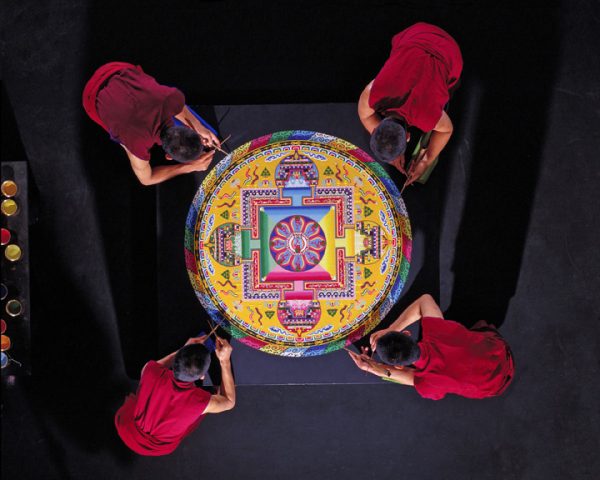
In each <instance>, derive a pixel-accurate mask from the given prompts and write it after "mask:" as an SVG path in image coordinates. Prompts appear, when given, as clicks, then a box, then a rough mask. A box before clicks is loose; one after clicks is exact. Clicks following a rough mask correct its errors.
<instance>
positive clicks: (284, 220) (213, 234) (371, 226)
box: [185, 131, 412, 357]
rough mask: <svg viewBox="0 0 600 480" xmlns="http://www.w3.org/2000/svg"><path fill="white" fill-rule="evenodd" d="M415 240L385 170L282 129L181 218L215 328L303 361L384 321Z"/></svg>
mask: <svg viewBox="0 0 600 480" xmlns="http://www.w3.org/2000/svg"><path fill="white" fill-rule="evenodd" d="M411 243H412V241H411V231H410V223H409V220H408V216H407V213H406V209H405V206H404V203H403V202H402V199H401V198H400V195H399V193H398V190H397V188H396V186H395V185H394V183H393V182H392V181H391V179H390V178H389V177H388V175H387V174H386V173H385V171H384V170H383V168H381V166H379V165H378V164H377V163H375V162H373V160H372V159H371V158H370V157H369V156H368V155H367V154H366V153H365V152H363V151H362V150H360V149H358V148H357V147H355V146H354V145H352V144H350V143H348V142H346V141H344V140H341V139H339V138H336V137H332V136H330V135H325V134H322V133H315V132H307V131H285V132H277V133H273V134H271V135H266V136H264V137H261V138H258V139H255V140H253V141H251V142H248V143H246V144H244V145H242V146H241V147H239V148H237V149H236V150H235V151H234V152H232V153H231V154H230V155H228V156H227V157H225V158H224V159H223V160H222V161H221V162H219V164H217V165H216V167H215V168H214V169H213V170H212V171H211V172H210V173H209V175H208V176H207V177H206V179H205V180H204V182H203V184H202V185H201V187H200V188H199V190H198V192H197V193H196V196H195V197H194V201H193V202H192V206H191V208H190V211H189V214H188V218H187V222H186V236H185V256H186V266H187V269H188V274H189V277H190V280H191V282H192V286H193V287H194V290H195V292H196V296H197V297H198V299H199V300H200V303H201V304H202V305H203V307H204V308H205V309H206V311H207V313H208V314H209V315H210V316H211V317H212V318H213V319H214V320H215V321H217V322H219V323H221V324H222V325H223V326H224V327H225V328H226V329H228V330H229V332H230V333H231V335H232V336H233V337H235V338H237V339H239V340H240V341H241V342H243V343H245V344H247V345H249V346H251V347H254V348H257V349H259V350H261V351H263V352H267V353H272V354H277V355H284V356H296V357H298V356H311V355H321V354H324V353H328V352H331V351H334V350H336V349H338V348H341V347H343V346H345V345H348V344H350V343H352V342H355V341H356V340H358V339H360V338H361V337H363V336H364V335H366V334H368V333H369V332H370V331H371V330H372V329H373V328H374V327H375V326H376V325H377V324H378V323H379V322H380V321H381V320H382V319H383V318H384V317H385V315H386V314H387V313H388V312H389V310H390V308H391V306H392V305H393V304H394V303H395V302H396V301H397V299H398V298H399V296H400V292H401V291H402V288H403V286H404V282H405V280H406V277H407V275H408V269H409V266H410V254H411Z"/></svg>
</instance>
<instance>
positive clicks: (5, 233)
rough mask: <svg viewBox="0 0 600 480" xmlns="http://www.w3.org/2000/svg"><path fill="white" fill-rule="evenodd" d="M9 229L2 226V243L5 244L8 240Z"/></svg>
mask: <svg viewBox="0 0 600 480" xmlns="http://www.w3.org/2000/svg"><path fill="white" fill-rule="evenodd" d="M10 237H11V235H10V230H8V229H6V228H3V229H2V242H1V243H2V245H6V244H7V243H8V242H10Z"/></svg>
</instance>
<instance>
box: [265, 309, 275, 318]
mask: <svg viewBox="0 0 600 480" xmlns="http://www.w3.org/2000/svg"><path fill="white" fill-rule="evenodd" d="M265 315H266V316H267V318H272V317H273V315H275V312H274V311H273V310H267V311H266V312H265Z"/></svg>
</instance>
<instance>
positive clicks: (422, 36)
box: [369, 23, 463, 132]
mask: <svg viewBox="0 0 600 480" xmlns="http://www.w3.org/2000/svg"><path fill="white" fill-rule="evenodd" d="M462 67H463V60H462V55H461V53H460V48H459V47H458V44H457V43H456V42H455V41H454V39H453V38H452V37H451V36H450V35H449V34H448V33H446V32H445V31H444V30H442V29H441V28H439V27H436V26H434V25H429V24H427V23H416V24H415V25H413V26H411V27H408V28H407V29H406V30H403V31H402V32H400V33H398V34H397V35H395V36H394V38H393V39H392V51H391V53H390V58H389V59H388V60H387V61H386V62H385V65H384V66H383V68H382V69H381V71H380V72H379V73H378V74H377V76H376V77H375V80H374V81H373V85H372V86H371V93H370V94H369V106H370V107H371V108H373V109H374V110H375V111H377V112H378V113H380V114H382V115H389V114H390V113H393V114H395V115H396V116H399V117H401V118H403V119H404V120H405V122H406V123H407V125H408V126H412V127H417V128H418V129H419V130H421V131H423V132H429V131H431V130H433V127H435V125H436V124H437V122H438V121H439V119H440V117H441V116H442V110H443V109H444V106H445V105H446V103H448V100H449V98H450V91H451V90H452V89H454V88H455V87H456V86H457V84H458V80H459V78H460V74H461V72H462Z"/></svg>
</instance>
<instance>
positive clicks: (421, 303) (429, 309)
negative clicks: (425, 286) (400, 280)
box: [387, 293, 443, 332]
mask: <svg viewBox="0 0 600 480" xmlns="http://www.w3.org/2000/svg"><path fill="white" fill-rule="evenodd" d="M423 317H437V318H443V314H442V311H441V310H440V307H439V306H438V304H437V303H435V300H434V299H433V297H432V296H431V295H429V294H428V293H426V294H424V295H421V296H420V297H419V298H417V299H416V300H415V301H414V302H413V303H411V304H410V305H409V306H408V307H407V308H406V310H404V311H403V312H402V313H401V314H400V316H399V317H398V318H397V319H396V321H395V322H394V323H392V324H391V325H390V326H389V328H388V329H387V330H388V331H394V332H401V331H402V330H404V329H405V328H406V327H408V326H410V325H412V324H413V323H415V322H416V321H417V320H420V319H421V318H423Z"/></svg>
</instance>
